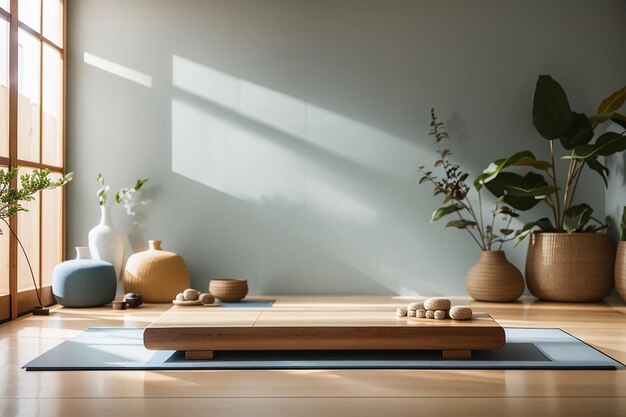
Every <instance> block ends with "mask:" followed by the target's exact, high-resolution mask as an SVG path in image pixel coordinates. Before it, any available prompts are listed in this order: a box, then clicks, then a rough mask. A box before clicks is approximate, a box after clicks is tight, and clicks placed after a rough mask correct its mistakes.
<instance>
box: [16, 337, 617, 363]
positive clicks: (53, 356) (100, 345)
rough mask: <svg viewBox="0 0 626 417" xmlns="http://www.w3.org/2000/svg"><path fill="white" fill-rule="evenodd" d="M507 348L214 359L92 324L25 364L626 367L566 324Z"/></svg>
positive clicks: (223, 355) (250, 354)
mask: <svg viewBox="0 0 626 417" xmlns="http://www.w3.org/2000/svg"><path fill="white" fill-rule="evenodd" d="M505 332H506V339H507V344H506V346H505V347H504V348H503V349H500V350H493V351H474V352H473V355H472V359H469V360H443V359H442V358H441V351H400V350H394V351H355V350H351V351H238V352H217V354H216V357H215V359H213V360H210V361H196V360H185V359H184V357H183V353H182V352H176V351H150V350H147V349H146V348H144V346H143V329H138V328H90V329H87V330H85V331H84V332H82V333H80V334H79V335H77V336H75V337H73V338H71V339H69V340H66V341H64V342H62V343H61V344H60V345H58V346H56V347H54V348H52V349H50V350H49V351H47V352H45V353H44V354H42V355H40V356H39V357H37V358H36V359H34V360H32V361H30V362H28V363H27V364H26V365H24V366H23V368H24V369H26V370H28V371H60V370H73V371H76V370H79V371H80V370H84V371H91V370H168V369H169V370H172V369H178V370H185V369H605V370H609V369H610V370H612V369H621V368H623V367H624V366H623V365H622V364H621V363H620V362H618V361H616V360H614V359H612V358H611V357H609V356H607V355H605V354H603V353H602V352H600V351H598V350H596V349H594V348H592V347H591V346H589V345H587V344H586V343H584V342H582V341H581V340H579V339H577V338H575V337H573V336H571V335H570V334H568V333H566V332H564V331H562V330H560V329H521V328H505Z"/></svg>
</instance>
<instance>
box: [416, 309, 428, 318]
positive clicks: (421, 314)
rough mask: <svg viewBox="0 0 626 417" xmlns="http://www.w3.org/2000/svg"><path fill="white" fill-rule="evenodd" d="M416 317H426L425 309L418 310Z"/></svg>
mask: <svg viewBox="0 0 626 417" xmlns="http://www.w3.org/2000/svg"><path fill="white" fill-rule="evenodd" d="M415 317H417V318H418V319H423V318H425V317H426V309H425V308H420V309H419V310H417V311H416V312H415Z"/></svg>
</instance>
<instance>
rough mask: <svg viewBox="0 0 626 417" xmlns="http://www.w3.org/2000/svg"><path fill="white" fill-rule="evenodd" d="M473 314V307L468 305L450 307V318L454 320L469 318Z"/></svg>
mask: <svg viewBox="0 0 626 417" xmlns="http://www.w3.org/2000/svg"><path fill="white" fill-rule="evenodd" d="M472 314H473V313H472V309H471V308H469V307H468V306H454V307H452V308H451V309H450V318H451V319H454V320H469V319H471V318H472Z"/></svg>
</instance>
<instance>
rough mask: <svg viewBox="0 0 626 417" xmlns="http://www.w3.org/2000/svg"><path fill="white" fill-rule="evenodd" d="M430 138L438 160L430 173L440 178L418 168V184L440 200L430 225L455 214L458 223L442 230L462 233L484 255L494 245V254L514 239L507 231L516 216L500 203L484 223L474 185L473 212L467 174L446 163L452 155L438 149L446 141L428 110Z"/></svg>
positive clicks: (479, 196) (433, 114)
mask: <svg viewBox="0 0 626 417" xmlns="http://www.w3.org/2000/svg"><path fill="white" fill-rule="evenodd" d="M430 127H431V130H430V133H429V135H430V136H434V137H435V144H436V145H437V151H436V152H437V155H438V156H439V159H437V161H435V163H434V167H433V169H436V170H439V171H440V172H441V174H440V176H436V175H434V174H433V171H432V170H427V169H426V168H425V167H424V166H421V167H420V168H419V169H420V172H421V173H422V177H421V178H420V181H419V183H420V184H423V183H430V184H431V185H432V186H433V187H434V193H433V196H435V197H436V196H443V204H444V206H442V207H440V208H438V209H437V210H435V211H434V213H433V214H432V217H431V221H437V220H440V219H442V218H443V217H445V216H448V215H450V214H456V216H457V217H458V219H456V220H451V221H449V222H448V223H447V224H446V226H445V227H454V228H457V229H461V230H465V231H467V233H468V234H469V235H470V236H471V237H472V239H473V240H474V241H475V242H476V244H478V246H480V248H481V249H482V250H484V251H488V250H493V248H494V247H495V246H496V245H498V250H501V249H502V245H503V244H504V243H506V242H509V241H511V240H513V239H514V236H513V230H512V229H511V228H510V226H511V221H512V219H513V218H514V217H517V213H515V211H514V210H513V209H511V208H510V207H509V206H508V205H506V204H503V203H502V199H498V200H496V202H495V207H494V208H493V209H492V210H491V219H490V220H488V221H487V223H485V219H484V218H483V204H482V197H481V195H480V190H481V188H482V185H481V184H476V183H474V186H475V188H474V189H475V191H476V194H477V195H478V210H475V208H474V206H473V204H472V202H471V200H470V199H469V198H468V195H469V193H470V191H471V187H470V185H468V184H467V182H466V181H467V179H468V177H469V173H468V172H464V171H463V170H462V169H461V167H460V166H459V165H457V164H454V163H453V162H452V161H451V160H450V156H451V155H452V152H451V151H450V149H448V148H442V143H443V142H444V141H445V140H448V139H449V135H448V133H447V132H446V130H445V126H444V124H443V123H442V122H439V121H438V120H437V116H436V114H435V110H434V109H432V110H431V122H430Z"/></svg>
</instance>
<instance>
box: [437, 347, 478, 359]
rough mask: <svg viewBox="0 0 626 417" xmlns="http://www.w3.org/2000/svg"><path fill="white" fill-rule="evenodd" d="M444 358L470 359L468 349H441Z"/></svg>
mask: <svg viewBox="0 0 626 417" xmlns="http://www.w3.org/2000/svg"><path fill="white" fill-rule="evenodd" d="M442 353H443V358H444V359H471V358H472V351H471V350H470V349H444V350H443V351H442Z"/></svg>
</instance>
